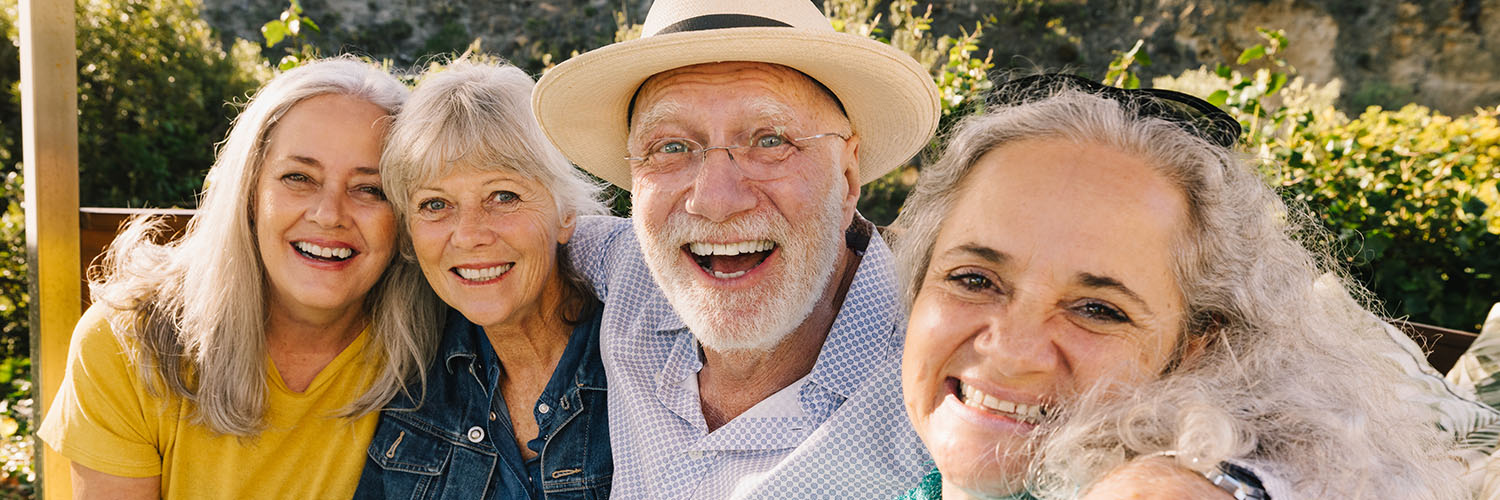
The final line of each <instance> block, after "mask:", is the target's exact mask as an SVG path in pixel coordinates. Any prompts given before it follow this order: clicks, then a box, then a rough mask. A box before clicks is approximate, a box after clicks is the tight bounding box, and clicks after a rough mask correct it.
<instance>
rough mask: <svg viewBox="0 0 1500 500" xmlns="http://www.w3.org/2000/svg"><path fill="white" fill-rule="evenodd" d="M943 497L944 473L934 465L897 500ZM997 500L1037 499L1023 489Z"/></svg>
mask: <svg viewBox="0 0 1500 500" xmlns="http://www.w3.org/2000/svg"><path fill="white" fill-rule="evenodd" d="M942 498H943V473H942V472H939V471H938V470H937V467H933V468H932V472H928V473H927V475H926V476H922V482H919V483H917V487H915V488H912V489H910V490H907V492H906V493H905V494H903V495H901V496H899V497H896V500H942ZM997 500H1036V497H1033V496H1031V494H1029V493H1026V492H1024V491H1023V492H1020V493H1016V494H1014V495H1010V496H1006V497H1003V498H999V499H997Z"/></svg>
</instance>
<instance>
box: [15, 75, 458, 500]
mask: <svg viewBox="0 0 1500 500" xmlns="http://www.w3.org/2000/svg"><path fill="white" fill-rule="evenodd" d="M406 97H407V90H406V87H405V86H404V85H402V84H401V82H400V81H398V80H396V78H395V77H393V76H391V75H390V74H389V73H387V72H386V71H384V70H382V69H380V68H379V67H376V66H374V65H372V64H369V63H366V62H362V61H360V60H358V59H355V58H352V57H340V58H334V59H328V60H322V61H314V62H310V63H307V64H305V65H303V66H301V67H298V68H296V69H293V70H290V71H287V72H286V73H283V74H281V75H279V76H277V77H276V78H274V79H273V80H271V82H270V83H268V84H266V86H265V87H264V88H262V89H261V90H260V91H259V92H257V93H256V95H255V97H254V98H253V99H251V101H250V103H249V105H248V106H247V107H246V108H245V110H244V111H243V112H241V113H240V115H239V117H238V118H236V119H235V121H234V125H233V127H232V128H231V129H230V132H229V137H228V139H226V140H225V141H224V143H223V145H222V146H220V149H219V151H218V159H217V160H216V161H215V162H214V165H213V167H212V168H210V169H209V172H208V178H207V179H206V180H205V181H204V194H203V200H202V202H201V203H200V204H199V206H198V213H197V215H196V216H194V218H193V220H192V221H191V222H190V223H189V224H188V227H187V231H186V232H185V233H184V234H183V235H182V237H181V238H180V239H178V240H176V241H173V242H167V243H162V242H160V240H161V238H160V236H161V234H160V232H161V229H162V228H161V226H160V224H158V223H156V222H154V221H152V220H150V219H144V218H143V219H136V220H135V221H133V222H131V223H130V225H129V226H128V227H127V228H126V229H125V230H124V231H123V232H122V233H121V234H120V235H119V236H118V237H117V238H116V239H115V242H114V244H113V245H112V246H111V248H110V250H109V253H108V254H107V255H106V259H105V264H104V266H103V268H102V273H100V275H99V276H98V277H97V278H96V279H95V280H94V281H93V282H91V283H90V290H91V292H92V296H93V299H94V305H93V306H92V307H90V308H89V310H88V312H87V313H85V314H84V316H83V318H82V319H81V320H80V321H79V323H78V327H77V329H76V330H75V331H74V334H73V341H72V345H71V346H70V347H69V349H68V368H67V372H66V374H65V376H64V380H63V387H62V389H61V390H60V391H59V393H58V395H57V399H56V401H55V402H54V403H53V405H52V407H51V410H50V411H49V413H48V415H47V418H46V421H45V422H43V424H42V428H41V431H40V432H39V433H38V435H39V436H40V437H41V438H42V439H43V440H45V441H46V442H47V444H48V445H51V446H52V447H53V448H56V449H57V450H58V451H60V452H61V453H62V454H63V455H64V456H66V457H68V459H69V460H71V461H72V463H73V464H72V471H73V476H74V478H73V485H74V490H75V491H74V494H75V496H76V497H78V498H195V499H197V498H264V497H279V498H348V497H349V496H350V495H351V494H353V492H354V487H355V483H356V482H357V481H358V479H359V472H360V469H361V467H362V466H363V465H364V450H365V447H366V446H367V445H368V443H369V442H370V437H371V435H372V434H373V432H374V430H375V424H376V422H377V419H378V418H377V413H376V411H375V410H378V409H379V408H380V407H381V406H382V405H384V404H385V403H386V401H388V400H390V399H391V397H393V396H394V395H395V394H396V393H397V392H399V391H401V390H402V382H403V380H405V379H406V377H408V376H414V375H419V374H420V373H421V371H422V368H423V366H424V365H423V364H424V362H425V360H426V359H428V357H429V356H430V353H431V350H432V345H433V343H434V342H433V341H432V340H431V339H430V338H429V337H428V336H425V335H418V333H422V332H430V331H432V329H434V328H436V326H435V323H436V319H435V314H434V313H432V312H431V311H432V310H433V309H434V307H435V306H434V302H433V300H434V298H433V295H432V292H431V291H430V290H429V289H427V288H426V284H425V283H424V282H423V281H422V277H421V274H420V270H419V269H418V268H417V266H416V265H415V264H413V263H409V262H406V261H403V260H400V259H395V258H394V257H395V255H396V238H395V235H396V227H395V217H394V215H393V214H392V212H391V206H390V204H389V203H387V202H386V200H385V195H384V191H383V190H382V187H381V179H380V170H379V166H380V153H381V145H382V143H383V142H384V138H385V132H386V130H387V129H388V127H389V123H390V118H391V115H393V114H395V113H396V111H398V110H399V109H400V107H401V105H402V104H403V103H404V102H405V101H406ZM424 304H425V305H424Z"/></svg>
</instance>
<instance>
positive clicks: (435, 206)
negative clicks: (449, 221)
mask: <svg viewBox="0 0 1500 500" xmlns="http://www.w3.org/2000/svg"><path fill="white" fill-rule="evenodd" d="M446 208H448V202H446V201H443V200H439V199H431V200H425V201H423V202H421V203H418V204H417V209H418V210H422V211H424V212H437V211H440V210H443V209H446Z"/></svg>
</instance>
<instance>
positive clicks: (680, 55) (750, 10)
mask: <svg viewBox="0 0 1500 500" xmlns="http://www.w3.org/2000/svg"><path fill="white" fill-rule="evenodd" d="M643 31H644V33H645V36H643V37H642V38H641V39H639V40H634V41H629V42H623V43H618V44H615V45H611V46H607V47H604V48H602V49H599V50H596V51H593V52H589V53H586V54H583V55H580V56H578V57H575V58H573V59H571V60H569V61H567V62H564V63H563V64H561V65H559V66H557V67H556V68H554V69H553V70H552V71H551V72H549V73H548V74H547V75H546V76H545V77H543V78H542V80H541V82H539V84H538V87H537V89H536V91H535V94H534V98H533V100H534V104H535V109H536V113H537V117H538V120H539V121H540V122H541V124H542V126H543V128H544V129H545V130H546V132H547V134H548V136H549V137H550V138H551V139H552V141H553V142H554V143H555V144H557V145H558V147H559V148H560V149H562V151H563V153H564V154H566V155H567V156H568V157H569V158H570V159H572V160H573V161H574V162H575V163H577V164H578V165H580V166H582V167H583V168H584V169H586V170H588V171H589V172H591V173H593V174H594V175H597V176H599V177H600V178H603V179H605V180H607V181H609V182H612V183H614V184H615V185H618V186H620V187H622V188H625V189H628V190H629V191H630V192H631V201H632V202H633V212H634V215H633V217H632V218H631V220H632V221H633V223H634V224H633V225H634V231H632V230H631V225H632V224H630V223H628V222H625V221H623V220H620V219H607V218H606V219H588V220H584V221H581V222H580V226H579V228H578V231H577V232H576V233H575V237H574V240H573V242H572V243H570V244H569V252H570V254H571V255H572V257H573V260H574V263H575V265H577V266H578V267H579V269H580V270H581V271H582V272H583V274H584V275H585V276H587V277H588V279H590V280H591V281H593V283H594V285H595V289H596V290H597V291H598V293H599V294H600V296H601V298H603V299H604V300H605V313H604V325H603V335H604V337H603V338H602V340H601V344H602V352H603V355H604V363H605V367H606V369H607V371H608V373H609V376H610V393H609V404H610V408H609V410H610V431H611V435H612V440H611V441H612V445H613V449H614V454H615V463H616V466H615V477H614V487H613V491H612V494H614V495H616V496H617V497H619V498H729V497H735V498H740V497H775V498H798V497H805V498H887V497H894V496H895V495H897V494H899V493H900V492H902V491H905V490H906V489H907V488H910V487H911V486H913V485H914V484H915V483H916V481H917V480H918V479H919V478H920V477H921V476H922V474H923V473H925V472H926V471H927V470H928V469H929V468H930V464H929V459H928V458H927V456H926V452H925V451H924V449H923V448H922V444H921V442H920V441H919V440H918V439H917V438H916V434H915V433H914V432H913V431H912V430H911V426H910V424H909V423H908V422H907V419H906V417H905V413H904V410H903V409H902V406H901V399H900V384H899V359H900V357H901V340H902V333H903V331H904V323H905V322H904V318H903V317H902V315H901V313H900V312H899V307H898V303H897V299H896V295H895V287H894V274H893V271H892V267H891V266H892V264H891V261H890V259H891V255H890V250H889V249H888V248H887V246H886V244H885V243H884V242H883V241H881V239H880V236H879V235H878V234H876V233H875V232H874V227H873V226H872V225H871V224H870V223H869V222H868V221H865V220H864V219H862V218H860V217H858V215H857V214H856V212H855V202H856V201H857V200H858V198H859V186H860V185H861V184H863V183H865V182H868V181H870V180H873V179H875V178H878V177H880V176H881V175H882V174H884V173H886V172H888V171H890V170H891V169H893V168H895V167H896V166H898V165H900V164H901V163H902V162H904V161H906V160H907V159H908V158H910V157H911V156H912V155H914V154H916V152H917V151H919V150H920V149H921V148H922V147H923V146H924V145H925V144H926V143H927V141H928V139H929V138H930V137H931V136H932V134H933V132H934V130H935V129H936V127H937V122H938V116H939V107H938V92H937V88H936V87H935V86H934V85H933V83H932V79H931V77H930V76H928V74H927V72H926V71H925V70H924V69H923V68H922V67H920V66H919V65H918V64H917V63H916V61H913V60H912V59H911V58H910V57H908V56H907V55H906V54H903V53H901V52H900V51H897V50H895V49H893V48H891V47H890V46H887V45H885V44H881V43H878V42H875V41H873V40H869V39H867V38H863V37H858V36H854V35H848V34H843V33H837V32H835V31H834V30H833V29H832V28H831V27H830V25H829V22H828V20H827V18H825V17H823V15H822V13H821V12H819V11H818V9H817V8H816V7H815V6H813V5H812V3H811V2H808V1H806V0H771V1H765V2H732V1H701V0H699V1H672V0H661V1H658V2H656V3H655V4H654V5H652V8H651V12H650V14H649V15H648V16H647V18H646V23H645V26H644V29H643ZM722 61H731V62H722ZM648 271H649V272H648Z"/></svg>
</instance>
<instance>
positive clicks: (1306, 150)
mask: <svg viewBox="0 0 1500 500" xmlns="http://www.w3.org/2000/svg"><path fill="white" fill-rule="evenodd" d="M1497 114H1500V108H1492V109H1487V110H1478V111H1477V112H1476V113H1475V114H1474V115H1469V116H1462V117H1448V116H1443V115H1441V114H1438V113H1436V112H1433V111H1431V110H1429V109H1427V108H1424V107H1421V106H1417V105H1407V106H1406V107H1403V108H1401V109H1399V110H1395V111H1387V110H1383V109H1380V108H1377V107H1371V108H1368V109H1367V110H1366V111H1365V112H1364V113H1362V114H1360V115H1359V116H1358V117H1356V118H1354V119H1347V118H1344V117H1343V116H1342V115H1336V116H1335V117H1334V119H1331V120H1319V121H1312V122H1309V123H1307V124H1306V125H1305V126H1303V127H1301V128H1298V129H1296V130H1295V131H1294V133H1293V134H1291V135H1290V136H1289V137H1288V138H1287V139H1286V140H1285V141H1284V142H1279V143H1276V144H1268V146H1269V147H1267V148H1266V149H1265V151H1266V153H1268V156H1267V157H1266V160H1265V161H1264V162H1263V165H1265V166H1266V167H1267V168H1266V170H1267V171H1268V172H1267V173H1268V174H1271V175H1274V176H1275V178H1276V179H1277V180H1278V181H1279V182H1280V184H1281V185H1282V186H1284V187H1285V189H1286V195H1287V196H1288V197H1291V198H1293V199H1295V200H1298V201H1302V202H1305V203H1307V204H1308V205H1309V206H1311V207H1313V208H1314V209H1315V211H1316V212H1317V213H1318V214H1319V215H1320V216H1321V218H1322V220H1323V222H1324V224H1325V226H1327V228H1328V229H1329V230H1330V231H1332V232H1333V234H1334V236H1335V237H1336V238H1337V239H1338V241H1339V242H1340V243H1341V245H1340V246H1341V247H1342V249H1343V257H1344V258H1345V259H1346V260H1347V262H1348V263H1349V264H1350V265H1351V266H1352V268H1353V270H1354V272H1355V275H1356V276H1357V277H1359V278H1361V279H1362V280H1363V281H1364V282H1365V283H1366V284H1367V286H1369V287H1370V288H1371V290H1373V291H1374V292H1375V294H1376V295H1377V296H1378V297H1380V298H1381V299H1382V300H1383V301H1384V302H1385V303H1386V306H1387V308H1388V310H1389V312H1390V313H1392V314H1397V315H1403V316H1410V317H1411V318H1412V319H1413V320H1414V321H1419V322H1423V323H1431V324H1436V325H1441V326H1446V327H1450V328H1459V329H1464V330H1470V331H1478V330H1479V325H1480V323H1481V322H1482V321H1483V319H1484V317H1485V313H1486V312H1487V311H1489V309H1490V305H1491V304H1493V303H1495V302H1497V301H1500V194H1497V192H1496V185H1497V182H1500V168H1497V166H1496V164H1497V163H1500V125H1497V123H1496V116H1497Z"/></svg>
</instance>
